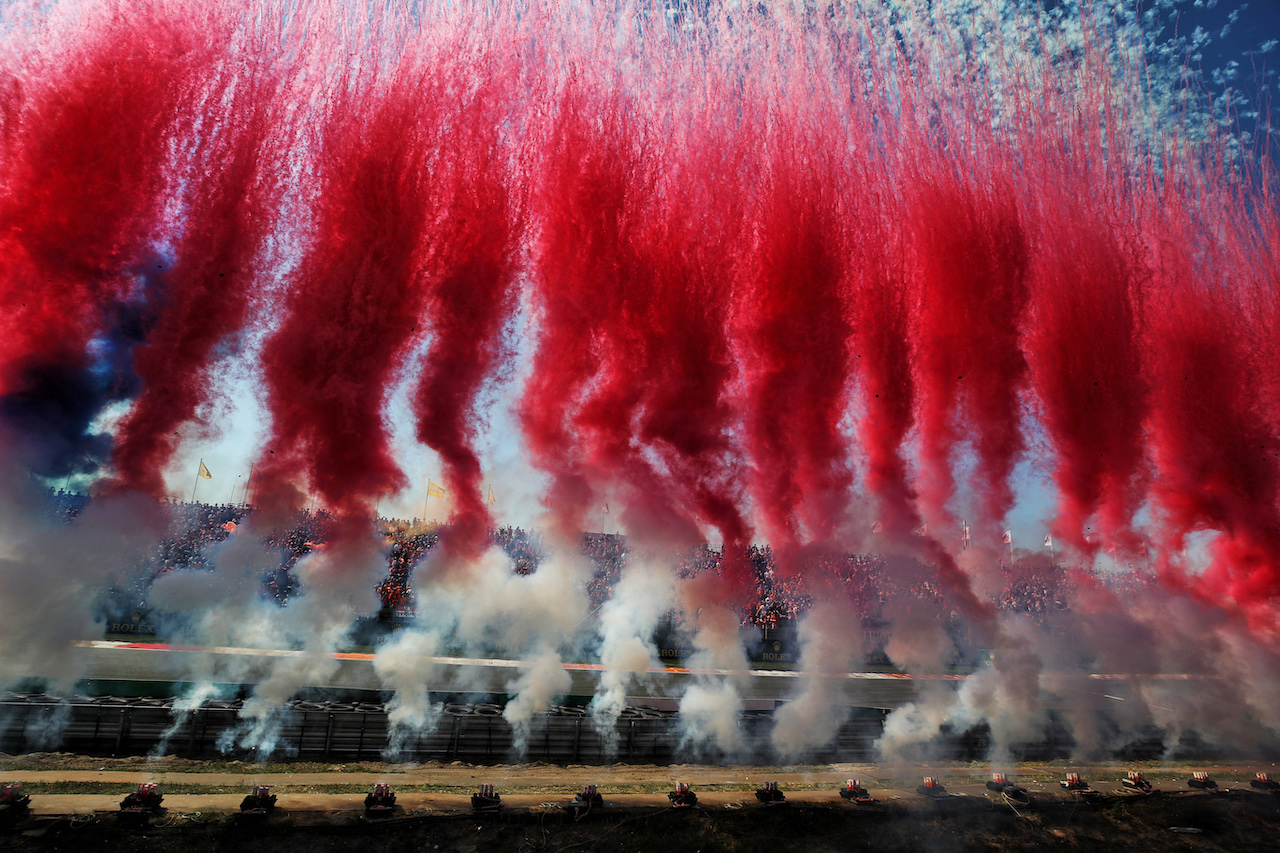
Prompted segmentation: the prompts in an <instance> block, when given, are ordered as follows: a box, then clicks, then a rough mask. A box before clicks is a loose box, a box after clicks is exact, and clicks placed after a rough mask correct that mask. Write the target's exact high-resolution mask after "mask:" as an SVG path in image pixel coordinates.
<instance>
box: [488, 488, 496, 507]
mask: <svg viewBox="0 0 1280 853" xmlns="http://www.w3.org/2000/svg"><path fill="white" fill-rule="evenodd" d="M489 503H491V504H496V503H497V501H496V500H494V498H493V486H490V487H489Z"/></svg>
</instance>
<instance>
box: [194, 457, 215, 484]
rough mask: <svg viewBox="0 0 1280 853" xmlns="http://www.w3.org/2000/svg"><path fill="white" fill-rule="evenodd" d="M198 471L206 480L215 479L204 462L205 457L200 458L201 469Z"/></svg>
mask: <svg viewBox="0 0 1280 853" xmlns="http://www.w3.org/2000/svg"><path fill="white" fill-rule="evenodd" d="M196 473H197V474H199V475H200V476H201V477H204V478H205V479H206V480H212V479H213V475H212V474H210V473H209V468H208V466H206V465H205V464H204V460H203V459H201V460H200V470H199V471H197V472H196Z"/></svg>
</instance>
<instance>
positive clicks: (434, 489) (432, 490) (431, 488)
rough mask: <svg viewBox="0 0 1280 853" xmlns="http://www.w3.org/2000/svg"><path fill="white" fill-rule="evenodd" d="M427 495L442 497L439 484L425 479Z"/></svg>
mask: <svg viewBox="0 0 1280 853" xmlns="http://www.w3.org/2000/svg"><path fill="white" fill-rule="evenodd" d="M427 497H429V498H442V497H444V489H443V488H442V487H440V486H437V485H436V484H435V483H433V482H431V481H430V480H427Z"/></svg>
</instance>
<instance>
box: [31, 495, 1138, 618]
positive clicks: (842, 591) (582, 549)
mask: <svg viewBox="0 0 1280 853" xmlns="http://www.w3.org/2000/svg"><path fill="white" fill-rule="evenodd" d="M49 497H50V501H49V507H50V509H49V512H50V514H51V515H52V516H53V517H55V518H59V519H65V520H68V521H72V520H74V519H75V518H76V516H77V515H78V514H79V513H80V512H81V511H82V510H83V508H84V506H85V504H86V503H87V500H88V499H87V498H86V497H85V496H82V495H75V494H72V493H69V492H61V491H59V492H50V495H49ZM250 512H251V510H250V509H247V508H245V507H243V506H233V505H227V504H222V505H216V504H202V503H187V502H182V501H176V500H175V501H171V506H170V519H171V521H170V529H169V533H168V535H167V536H165V537H164V538H163V539H162V540H160V541H159V542H158V543H157V544H156V546H155V548H154V551H153V552H152V553H150V554H148V555H145V556H144V557H143V558H142V559H141V561H140V562H139V564H138V565H137V566H136V567H134V569H135V570H134V571H126V572H123V573H122V574H121V576H120V577H119V578H118V579H117V581H116V582H115V583H114V584H113V585H112V587H111V589H110V590H108V598H109V599H112V600H114V601H116V602H117V604H118V605H119V606H123V607H130V608H134V607H144V606H145V603H146V598H147V590H148V588H149V587H150V585H151V583H152V582H154V580H155V579H156V578H158V577H160V576H161V575H164V574H166V573H168V572H173V571H208V570H211V569H212V568H213V555H214V552H215V549H216V546H217V545H218V544H219V543H221V542H223V541H225V540H226V539H227V538H228V537H230V536H231V535H233V534H234V533H235V532H236V530H237V528H238V527H239V526H240V525H241V524H244V523H245V521H246V520H247V518H246V517H247V516H248V514H249V513H250ZM374 523H375V524H376V525H377V526H378V527H379V528H380V529H381V532H382V534H383V536H384V537H385V538H386V540H387V542H388V560H387V562H388V565H387V575H386V577H385V578H384V579H383V580H382V581H381V582H379V583H378V585H377V592H378V595H379V597H380V599H381V602H382V610H381V614H380V615H381V616H382V617H383V618H408V617H410V616H412V615H413V613H414V612H415V609H416V608H417V607H418V606H419V604H420V602H418V600H417V596H416V594H415V591H414V587H413V573H414V569H415V567H416V566H418V565H419V564H420V563H421V562H422V560H423V558H424V557H426V555H427V554H428V553H429V552H430V551H431V549H432V548H434V547H435V546H436V544H437V543H438V542H439V540H440V535H441V532H442V531H441V528H440V526H439V525H438V524H435V523H429V524H428V523H424V522H419V521H417V520H416V519H415V520H413V521H397V520H391V519H378V520H376V522H374ZM334 526H335V519H334V518H333V517H332V516H330V515H329V514H328V513H326V512H324V511H308V510H302V511H299V512H298V513H296V514H295V516H294V517H293V518H292V519H291V523H289V524H288V525H285V526H282V527H279V528H276V529H273V530H271V531H270V532H269V533H267V534H266V535H265V536H264V537H263V540H262V541H263V544H264V545H265V546H266V548H267V550H268V551H269V552H270V551H274V552H276V553H277V554H278V555H279V563H278V564H276V565H272V566H270V567H269V568H267V569H266V570H264V573H263V576H262V595H263V596H264V597H267V598H270V599H272V600H274V601H276V602H278V603H280V604H282V605H283V604H285V603H287V602H288V600H289V598H290V597H291V596H292V595H293V594H294V593H295V592H296V591H297V590H298V589H299V583H298V579H297V577H296V574H295V572H294V568H295V566H296V564H297V563H298V561H299V560H300V559H301V558H302V557H304V556H305V555H306V554H308V553H310V552H311V551H313V550H315V549H316V548H322V547H324V546H325V545H326V543H327V542H328V541H330V539H331V538H332V535H333V532H334ZM490 543H491V544H492V545H494V546H496V547H498V548H500V549H501V550H502V551H503V552H504V553H505V554H506V555H507V557H508V558H509V559H510V561H511V570H512V571H513V572H514V573H516V574H522V575H527V574H530V573H532V572H534V571H537V569H538V567H539V565H541V564H542V562H543V561H544V560H546V558H547V554H548V548H547V545H546V543H545V542H544V541H543V539H542V537H541V536H540V535H539V534H538V533H536V532H533V531H526V530H523V529H521V528H518V527H501V528H498V529H495V530H494V531H492V533H491V534H490ZM579 554H580V556H581V557H583V558H585V559H586V560H587V561H588V562H589V564H590V565H591V566H592V572H591V575H590V578H589V580H588V582H587V592H588V595H589V598H590V602H591V607H592V609H593V610H594V609H597V608H599V607H600V606H601V605H602V604H603V603H604V602H605V601H607V600H608V599H609V598H610V597H611V596H612V595H613V591H614V588H615V586H616V584H617V582H618V579H619V578H620V576H621V573H622V571H623V570H624V568H625V566H626V565H627V563H628V561H629V560H631V559H632V558H633V557H643V558H652V556H653V555H651V554H633V553H632V551H631V547H630V545H629V543H628V540H627V538H626V537H625V536H622V535H620V534H616V533H615V534H605V533H584V534H582V539H581V540H580V543H579ZM738 565H740V566H741V565H745V566H746V576H747V578H748V581H747V582H748V583H749V584H751V588H750V589H749V591H748V594H747V596H746V600H747V602H748V603H747V604H746V605H744V606H743V608H742V611H741V617H742V624H743V625H755V626H757V627H759V628H762V629H766V630H769V629H776V628H777V627H778V626H779V625H780V624H785V623H789V622H792V621H794V620H795V619H796V617H798V616H799V615H800V614H802V613H804V612H805V611H806V610H808V609H809V608H810V607H812V605H813V602H814V600H815V597H820V596H827V595H831V594H833V593H834V594H839V595H841V597H842V598H844V599H845V600H846V601H847V602H848V605H849V606H850V607H851V608H852V609H853V610H854V612H855V613H856V614H857V615H858V616H859V617H860V618H861V619H862V621H863V622H864V624H867V625H871V626H874V625H876V624H877V623H879V622H881V621H882V620H884V619H885V618H886V610H887V609H888V608H889V606H890V603H892V605H893V608H894V610H895V612H900V611H901V610H903V609H906V610H911V609H914V608H927V609H928V612H929V613H931V614H937V615H938V616H939V617H941V618H943V619H944V620H948V619H949V617H951V616H953V615H954V614H953V613H952V612H951V611H948V610H947V605H946V601H945V598H946V597H945V595H944V594H943V586H942V584H941V583H940V580H939V577H938V573H937V570H936V567H935V566H932V565H929V564H926V563H922V562H920V561H918V560H911V559H907V558H900V557H899V558H886V557H884V556H881V555H875V554H838V553H827V554H820V555H806V556H805V557H804V558H803V561H802V562H799V563H797V558H792V559H791V560H790V561H789V562H788V563H787V564H786V565H784V566H780V565H779V559H778V558H777V556H776V555H775V553H774V552H773V550H772V549H771V548H770V547H769V546H767V545H766V546H755V545H752V546H751V547H750V548H748V549H747V550H746V552H745V553H744V554H743V555H742V556H741V558H739V562H738ZM725 569H726V566H725V551H724V549H723V548H716V547H712V546H709V545H700V546H697V547H695V548H691V549H688V550H687V551H685V552H684V553H682V554H681V555H680V556H679V557H678V558H677V559H676V562H675V565H674V566H673V571H674V574H675V575H676V576H677V577H679V578H682V579H688V578H693V577H696V576H698V575H700V574H703V573H706V572H712V573H720V572H723V571H725ZM999 570H1000V572H1001V573H1002V580H1003V587H1002V588H1001V589H1000V591H999V593H998V595H997V596H995V600H994V603H995V604H996V606H997V607H999V608H1000V609H1002V610H1006V611H1020V612H1025V613H1027V614H1030V615H1031V616H1032V617H1033V618H1042V617H1043V616H1044V615H1045V614H1050V613H1057V612H1062V611H1065V610H1068V609H1069V607H1070V602H1071V601H1072V600H1073V598H1074V589H1073V583H1074V581H1073V578H1074V577H1076V575H1075V574H1074V573H1073V572H1070V571H1067V570H1065V569H1064V568H1063V567H1061V566H1035V567H1024V566H1017V567H1014V566H1001V567H1000V569H999ZM739 577H741V576H740V575H739ZM1103 581H1104V583H1106V584H1107V585H1108V586H1109V587H1110V588H1111V589H1112V590H1113V591H1114V592H1116V593H1117V594H1118V595H1121V596H1126V595H1131V594H1135V593H1137V592H1138V591H1140V589H1141V587H1142V586H1143V585H1145V584H1146V583H1147V582H1149V581H1148V579H1147V576H1145V575H1143V574H1141V573H1137V572H1128V573H1115V574H1110V573H1109V574H1107V575H1106V576H1105V577H1104V578H1103Z"/></svg>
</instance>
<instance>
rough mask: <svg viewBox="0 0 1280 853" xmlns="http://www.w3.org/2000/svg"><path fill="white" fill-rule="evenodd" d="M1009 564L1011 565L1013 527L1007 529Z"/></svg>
mask: <svg viewBox="0 0 1280 853" xmlns="http://www.w3.org/2000/svg"><path fill="white" fill-rule="evenodd" d="M1009 566H1010V567H1012V566H1013V529H1012V528H1010V529H1009Z"/></svg>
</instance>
